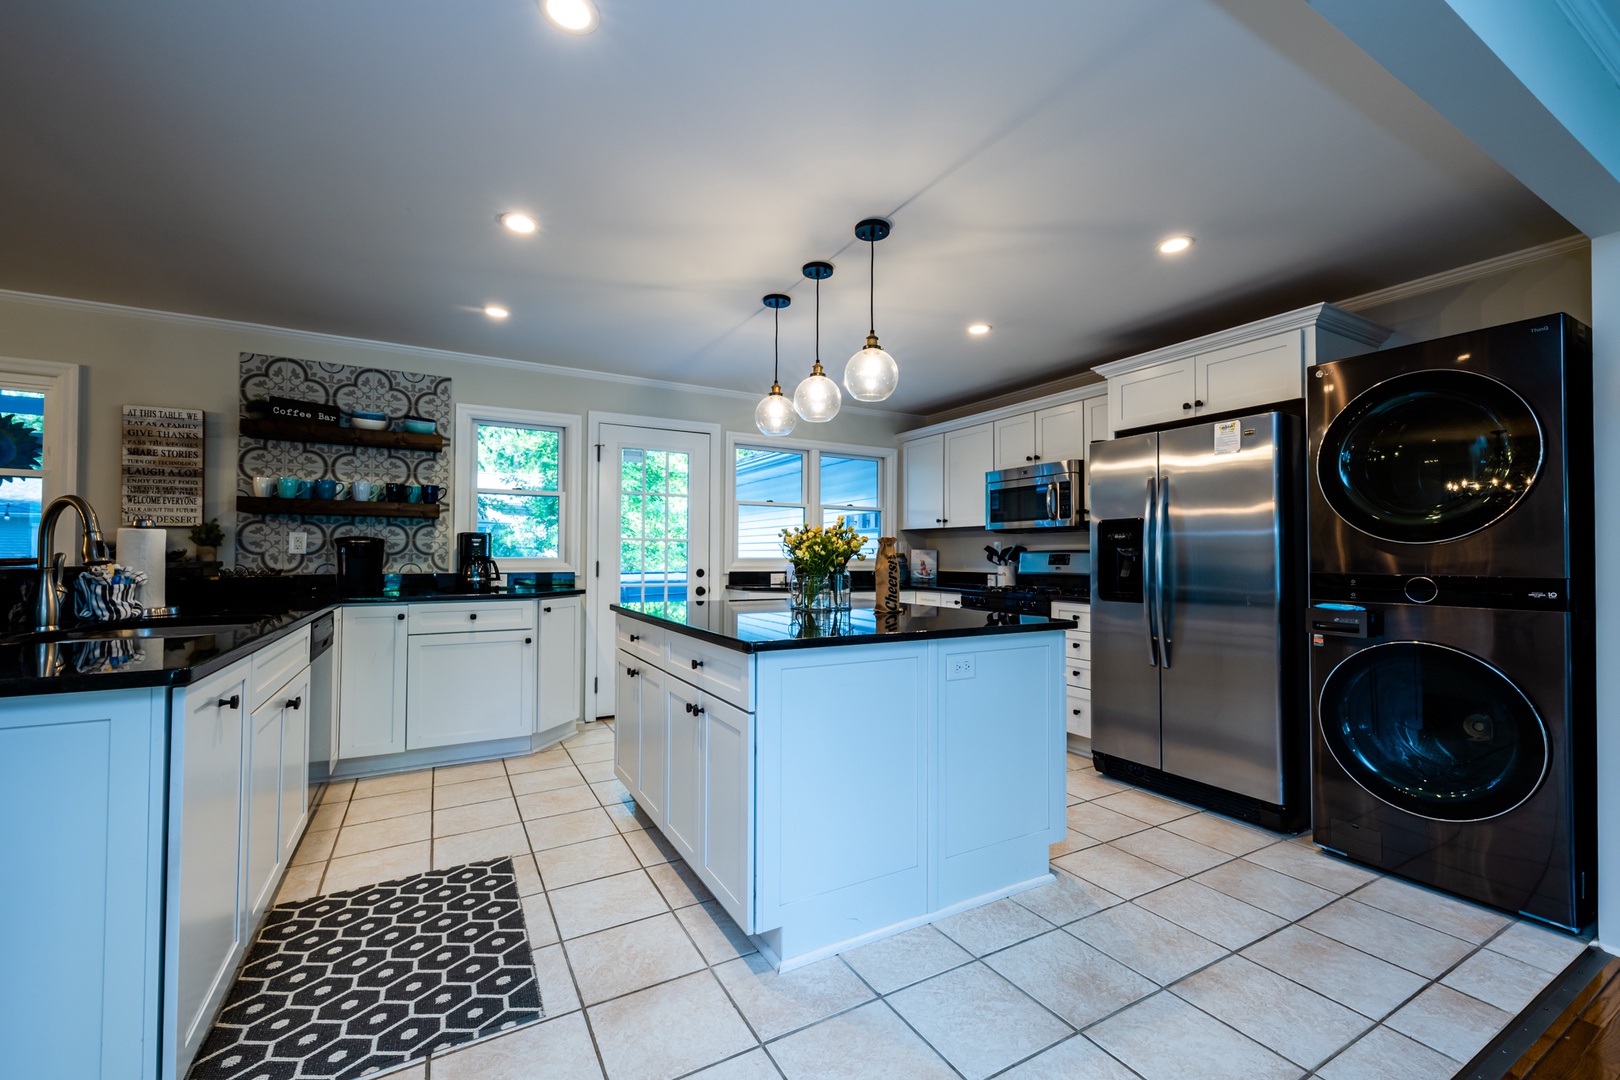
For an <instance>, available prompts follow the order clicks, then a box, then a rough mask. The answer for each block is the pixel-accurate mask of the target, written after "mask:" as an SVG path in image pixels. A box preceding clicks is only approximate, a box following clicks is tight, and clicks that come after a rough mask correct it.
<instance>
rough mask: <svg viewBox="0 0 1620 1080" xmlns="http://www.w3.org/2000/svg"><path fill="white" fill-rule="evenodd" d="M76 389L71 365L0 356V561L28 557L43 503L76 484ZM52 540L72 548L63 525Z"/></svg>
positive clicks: (33, 553) (31, 557) (32, 552)
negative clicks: (55, 538) (55, 539)
mask: <svg viewBox="0 0 1620 1080" xmlns="http://www.w3.org/2000/svg"><path fill="white" fill-rule="evenodd" d="M78 389H79V374H78V368H76V367H74V366H73V365H70V364H58V363H51V362H48V361H43V360H12V359H7V358H5V357H0V564H3V563H5V562H9V563H11V564H12V565H16V564H18V563H20V562H23V561H28V562H32V561H34V560H35V559H36V558H37V557H38V552H37V550H36V549H35V545H36V544H37V543H38V536H39V518H40V514H41V512H42V511H43V510H44V507H45V504H47V503H49V502H50V501H51V500H52V499H54V498H56V497H57V496H58V495H64V494H66V493H68V492H70V491H76V490H78V489H79V484H78V482H77V478H76V477H77V466H76V455H75V453H74V450H75V447H76V446H77V443H78V429H77V422H76V417H77V416H78V412H79V403H78ZM102 527H103V528H108V527H109V526H108V523H107V519H106V518H102ZM64 537H66V539H64ZM57 545H58V546H57V550H59V551H61V550H69V549H73V548H72V536H71V533H70V532H69V530H67V529H59V530H58V531H57ZM73 550H76V549H73Z"/></svg>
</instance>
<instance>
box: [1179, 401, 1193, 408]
mask: <svg viewBox="0 0 1620 1080" xmlns="http://www.w3.org/2000/svg"><path fill="white" fill-rule="evenodd" d="M1181 407H1182V408H1183V409H1191V408H1192V402H1190V401H1183V402H1182V403H1181Z"/></svg>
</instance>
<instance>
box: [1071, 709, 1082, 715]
mask: <svg viewBox="0 0 1620 1080" xmlns="http://www.w3.org/2000/svg"><path fill="white" fill-rule="evenodd" d="M1070 711H1071V712H1073V713H1074V715H1076V716H1079V715H1080V710H1079V709H1072V710H1070Z"/></svg>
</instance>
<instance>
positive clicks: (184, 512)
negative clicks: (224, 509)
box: [123, 405, 203, 526]
mask: <svg viewBox="0 0 1620 1080" xmlns="http://www.w3.org/2000/svg"><path fill="white" fill-rule="evenodd" d="M123 478H124V498H123V521H124V522H125V523H126V524H129V523H132V522H135V521H138V520H140V519H142V518H151V519H152V523H153V524H154V525H159V526H166V525H197V524H200V523H201V522H202V509H203V412H202V410H201V409H170V408H165V407H162V406H158V405H125V406H124V462H123Z"/></svg>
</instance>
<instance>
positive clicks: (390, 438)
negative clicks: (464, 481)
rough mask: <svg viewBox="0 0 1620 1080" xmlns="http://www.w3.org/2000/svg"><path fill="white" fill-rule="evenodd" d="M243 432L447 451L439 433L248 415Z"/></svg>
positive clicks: (264, 436)
mask: <svg viewBox="0 0 1620 1080" xmlns="http://www.w3.org/2000/svg"><path fill="white" fill-rule="evenodd" d="M241 431H242V434H243V435H246V436H248V437H249V438H251V439H280V440H282V441H284V442H315V443H336V444H338V445H341V446H381V447H385V448H388V449H392V450H425V451H428V452H430V453H438V452H439V451H440V450H443V449H444V436H443V435H440V434H438V433H437V432H434V433H432V434H427V435H418V434H416V433H415V432H412V431H367V430H365V429H364V428H353V427H336V426H334V425H332V424H317V423H315V422H314V421H311V420H275V419H269V420H267V419H264V418H262V417H253V416H244V417H242V428H241ZM418 516H431V515H418Z"/></svg>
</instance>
